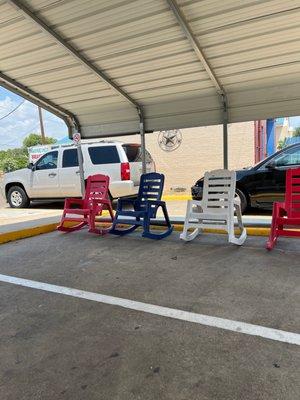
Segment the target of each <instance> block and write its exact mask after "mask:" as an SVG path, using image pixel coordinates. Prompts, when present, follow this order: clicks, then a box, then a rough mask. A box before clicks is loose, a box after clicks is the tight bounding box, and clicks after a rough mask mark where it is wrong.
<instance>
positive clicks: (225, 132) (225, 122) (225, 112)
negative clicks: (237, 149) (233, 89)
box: [221, 94, 228, 169]
mask: <svg viewBox="0 0 300 400" xmlns="http://www.w3.org/2000/svg"><path fill="white" fill-rule="evenodd" d="M221 97H222V105H223V168H224V169H228V110H227V101H226V95H225V94H223V95H221Z"/></svg>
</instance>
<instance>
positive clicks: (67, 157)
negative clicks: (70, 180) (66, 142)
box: [62, 149, 78, 168]
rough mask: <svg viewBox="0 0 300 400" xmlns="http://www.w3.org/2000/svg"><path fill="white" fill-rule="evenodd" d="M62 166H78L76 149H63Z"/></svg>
mask: <svg viewBox="0 0 300 400" xmlns="http://www.w3.org/2000/svg"><path fill="white" fill-rule="evenodd" d="M62 167H63V168H70V167H78V153H77V149H68V150H64V153H63V161H62Z"/></svg>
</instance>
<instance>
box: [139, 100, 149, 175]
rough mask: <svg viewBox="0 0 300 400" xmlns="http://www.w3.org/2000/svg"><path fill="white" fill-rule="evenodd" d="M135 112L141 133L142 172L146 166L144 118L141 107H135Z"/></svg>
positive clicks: (144, 171)
mask: <svg viewBox="0 0 300 400" xmlns="http://www.w3.org/2000/svg"><path fill="white" fill-rule="evenodd" d="M137 112H138V114H139V118H140V135H141V153H142V170H143V174H145V173H146V172H147V168H146V140H145V119H144V114H143V110H142V108H141V107H138V108H137Z"/></svg>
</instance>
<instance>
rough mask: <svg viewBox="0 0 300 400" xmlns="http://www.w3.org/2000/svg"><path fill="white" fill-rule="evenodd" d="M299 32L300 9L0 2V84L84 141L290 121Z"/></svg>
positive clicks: (159, 1)
mask: <svg viewBox="0 0 300 400" xmlns="http://www.w3.org/2000/svg"><path fill="white" fill-rule="evenodd" d="M24 6H25V8H24ZM176 10H177V11H178V13H176ZM299 21H300V0H285V1H282V0H223V1H220V0H177V1H176V2H175V1H173V0H172V1H171V0H151V1H149V0H28V1H26V2H25V1H16V0H7V1H3V0H0V71H1V73H0V84H3V85H4V86H6V87H7V88H9V89H11V90H14V91H17V92H18V93H21V94H22V95H25V97H27V98H30V99H31V100H34V101H36V102H37V103H39V104H41V105H42V106H43V107H44V108H47V109H49V110H51V111H52V112H55V113H56V114H57V115H59V116H61V117H63V118H64V120H65V121H66V122H67V124H68V125H69V126H71V125H72V124H73V123H75V125H77V127H78V128H79V125H80V130H81V134H82V136H83V137H95V136H108V135H113V134H122V133H130V132H132V133H133V132H138V131H140V129H141V130H142V129H143V128H141V127H140V125H139V124H140V122H141V123H142V122H143V116H142V114H144V117H145V129H146V130H159V129H172V128H184V127H191V126H200V125H210V124H220V123H223V122H224V119H226V118H227V117H228V120H229V122H237V121H245V120H251V119H260V118H268V117H275V116H282V115H299V110H300V22H299ZM201 57H203V58H201ZM214 79H215V81H214ZM218 85H219V88H218ZM222 96H223V101H222ZM226 99H227V102H228V104H226ZM226 105H227V108H226ZM137 111H138V112H139V113H140V119H139V116H138V113H137ZM224 111H225V113H226V116H224ZM227 112H228V115H227ZM141 113H142V114H141Z"/></svg>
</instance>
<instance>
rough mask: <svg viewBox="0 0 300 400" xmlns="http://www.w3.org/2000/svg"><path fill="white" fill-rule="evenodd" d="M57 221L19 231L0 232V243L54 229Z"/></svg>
mask: <svg viewBox="0 0 300 400" xmlns="http://www.w3.org/2000/svg"><path fill="white" fill-rule="evenodd" d="M57 224H58V223H54V224H48V225H42V226H35V227H33V228H26V229H21V230H19V231H13V232H6V233H1V234H0V244H2V243H7V242H12V241H14V240H19V239H25V238H28V237H32V236H37V235H41V234H42V233H49V232H53V231H55V229H56V227H57Z"/></svg>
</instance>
